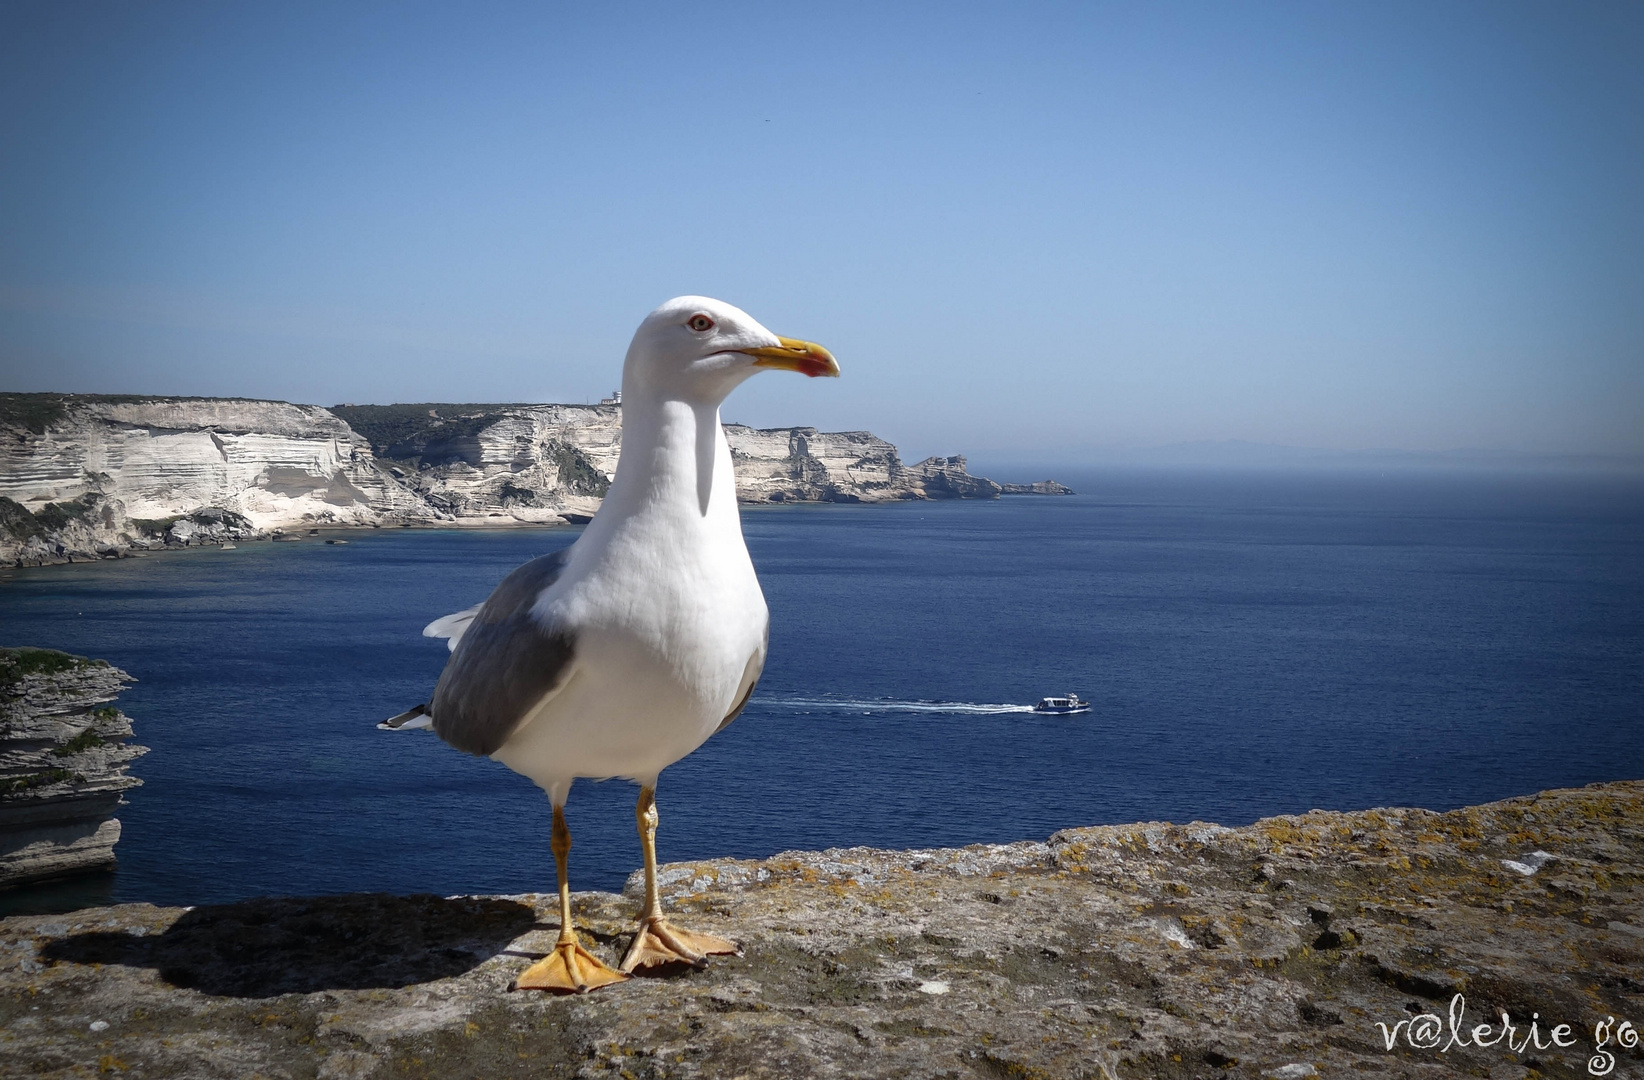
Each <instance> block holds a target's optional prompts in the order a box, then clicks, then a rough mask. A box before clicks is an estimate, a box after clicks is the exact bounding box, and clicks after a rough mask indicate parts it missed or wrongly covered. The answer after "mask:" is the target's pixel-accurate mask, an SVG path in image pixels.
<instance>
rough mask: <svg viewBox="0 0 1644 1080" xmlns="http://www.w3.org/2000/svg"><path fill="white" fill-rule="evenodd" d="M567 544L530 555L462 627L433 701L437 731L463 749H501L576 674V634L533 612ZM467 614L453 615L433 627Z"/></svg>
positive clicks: (555, 573)
mask: <svg viewBox="0 0 1644 1080" xmlns="http://www.w3.org/2000/svg"><path fill="white" fill-rule="evenodd" d="M569 551H570V549H569V548H567V549H566V550H564V551H559V552H555V553H554V554H552V555H543V556H541V557H540V558H536V559H532V560H531V561H530V562H528V563H526V564H525V565H524V566H521V567H520V568H519V569H517V570H515V571H514V572H513V573H511V574H509V575H508V576H507V577H505V578H503V579H502V583H501V584H500V585H498V586H497V588H496V591H495V592H493V593H492V594H491V596H490V598H489V599H487V600H486V601H485V603H483V604H481V605H480V606H479V608H478V610H477V611H476V612H475V613H474V614H473V616H472V617H471V618H470V619H469V620H468V621H467V623H466V624H465V625H464V626H462V627H461V628H459V629H458V630H457V633H456V637H455V638H454V639H453V641H452V653H451V659H450V660H448V661H447V662H446V665H445V672H444V673H443V674H442V675H441V676H440V681H439V685H438V686H437V687H435V689H434V700H433V703H432V708H431V709H430V711H431V712H432V713H433V716H434V731H435V732H436V733H437V734H438V735H439V737H440V738H442V739H444V740H445V741H446V742H448V743H450V744H451V745H452V746H455V747H456V748H457V749H459V750H466V751H467V752H469V753H470V754H480V755H489V754H492V753H495V752H496V751H497V749H498V748H500V747H501V746H502V744H503V743H505V742H507V741H508V737H509V736H510V735H512V734H513V733H514V729H515V728H517V727H518V726H519V724H520V721H522V720H524V719H525V717H526V716H527V715H528V714H529V713H530V712H531V711H532V710H533V709H535V708H536V707H537V706H538V705H540V704H541V703H542V701H543V700H544V699H545V698H547V697H548V696H549V695H551V694H553V693H555V692H556V691H558V690H559V689H560V688H561V687H562V686H564V685H565V682H566V680H567V679H568V678H570V674H571V661H572V657H573V656H574V655H575V652H576V641H575V638H574V635H573V634H571V633H570V632H569V631H568V630H567V629H566V628H563V627H557V626H550V625H544V624H543V623H542V622H541V621H540V620H538V619H537V618H536V617H535V616H534V615H532V613H531V609H532V607H533V606H534V605H535V604H536V602H537V598H538V597H539V596H541V595H542V593H543V591H544V590H546V589H548V588H549V587H550V586H552V585H553V584H554V582H555V581H557V580H558V579H559V575H560V572H561V571H563V570H564V569H565V563H566V561H567V559H568V558H569ZM464 614H467V613H466V612H459V613H458V614H457V615H448V616H446V618H445V619H440V620H438V621H436V622H435V623H433V624H431V625H430V627H429V629H430V630H432V629H433V628H434V627H435V626H438V625H440V624H441V623H445V622H448V621H449V620H452V619H456V618H458V617H459V616H460V615H464ZM426 632H427V631H425V633H426ZM430 636H435V635H430Z"/></svg>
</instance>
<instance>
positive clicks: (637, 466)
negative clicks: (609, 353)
mask: <svg viewBox="0 0 1644 1080" xmlns="http://www.w3.org/2000/svg"><path fill="white" fill-rule="evenodd" d="M769 368H775V369H778V370H783V371H796V372H799V373H801V374H803V375H807V376H811V377H813V378H814V377H816V376H819V375H826V376H837V375H838V374H839V365H838V363H836V362H835V360H834V358H833V355H832V354H831V353H829V352H828V350H827V349H824V348H823V347H822V346H820V345H816V344H813V343H811V342H808V341H799V340H796V339H793V338H785V337H778V336H777V335H775V334H773V333H771V332H770V331H769V330H767V329H765V327H763V326H761V325H760V324H759V323H758V322H757V321H756V320H755V319H753V318H752V317H751V316H749V315H748V314H747V313H746V312H744V311H742V310H741V309H739V308H736V307H733V306H732V305H730V304H727V303H724V302H722V301H719V300H711V299H708V298H707V297H702V296H681V297H676V298H675V299H673V300H669V301H668V302H667V303H665V304H663V305H662V306H661V307H659V308H657V309H656V310H655V311H653V312H651V313H650V314H649V315H647V316H646V317H645V320H644V321H643V322H641V323H640V325H639V329H638V330H637V331H636V332H635V333H634V338H633V342H632V343H631V344H630V345H629V346H628V355H627V359H626V360H625V361H624V363H623V367H622V451H621V455H620V456H619V458H618V460H617V470H616V476H615V478H614V479H613V480H612V482H611V488H610V491H609V492H608V493H607V494H606V496H605V501H604V503H603V504H602V505H601V506H600V508H599V512H598V513H596V514H595V515H594V518H593V520H592V521H591V522H589V523H588V526H587V528H586V529H585V530H584V531H583V534H582V536H581V537H579V538H578V539H577V541H576V542H575V543H574V544H572V545H571V546H570V547H568V548H566V549H565V550H563V551H559V552H556V553H554V554H552V555H544V556H541V557H540V558H536V559H532V560H531V561H530V562H528V563H526V564H525V565H524V566H521V567H519V568H518V569H517V570H515V571H513V572H512V573H510V574H509V575H508V576H507V577H505V578H503V580H502V583H501V584H499V585H498V586H497V587H496V590H495V591H494V592H492V593H491V595H490V597H489V598H487V599H486V600H485V602H484V603H482V604H477V605H475V606H474V607H471V608H469V609H467V610H466V611H459V612H457V613H455V614H453V615H447V616H445V617H444V618H441V619H436V620H435V621H434V622H432V623H430V624H429V625H428V627H427V628H426V629H424V630H423V634H424V635H425V636H427V637H436V638H444V639H445V640H446V643H447V645H448V646H449V648H450V652H451V656H450V659H449V661H447V663H446V665H445V671H444V673H443V674H441V676H440V679H439V684H438V685H437V686H436V687H435V689H434V696H433V698H432V699H431V701H429V702H428V703H426V704H423V705H418V706H415V707H414V708H412V709H409V710H407V711H406V712H403V713H401V714H400V715H399V716H396V717H394V718H392V719H390V720H386V721H384V722H382V723H381V724H379V725H378V727H382V728H388V729H394V730H415V729H418V728H431V729H432V730H433V731H434V732H435V733H436V734H438V735H439V736H440V738H442V739H444V740H445V741H446V742H448V743H450V744H451V745H452V746H454V747H456V748H457V749H459V750H465V751H467V752H468V753H471V754H479V755H484V756H486V757H490V758H493V759H495V760H497V761H500V762H502V763H503V764H504V765H506V766H508V767H509V768H510V769H513V770H514V771H515V772H517V773H520V774H521V775H523V776H526V777H528V778H530V779H531V780H532V781H534V782H535V783H536V784H537V786H538V787H540V788H542V790H543V791H544V792H545V793H546V794H547V796H548V799H549V802H551V803H552V804H553V811H554V816H553V831H552V834H551V843H550V848H551V850H552V851H553V854H554V863H555V868H556V870H557V873H558V878H559V912H560V933H559V939H558V941H557V942H556V943H555V945H554V950H553V952H551V953H549V954H548V956H546V957H545V958H543V959H542V960H541V961H539V962H538V963H536V964H533V965H532V966H531V967H529V968H527V969H526V970H525V971H524V972H522V973H521V974H520V976H519V978H518V980H517V981H516V982H515V984H514V985H515V987H516V988H521V989H540V990H549V991H558V992H576V993H583V992H587V991H589V990H593V989H596V988H598V987H601V986H606V985H609V984H611V983H616V982H621V981H623V980H625V979H627V978H628V977H629V975H630V974H631V973H632V972H633V971H635V970H636V969H641V968H648V967H653V966H661V965H667V964H677V963H686V964H690V965H692V966H694V967H699V968H700V967H703V966H705V964H706V960H705V957H707V956H710V955H724V954H732V953H738V952H740V948H739V947H738V945H737V944H736V943H735V942H733V941H727V940H725V939H724V938H719V937H714V936H712V935H709V934H701V933H693V932H691V931H689V930H685V929H682V928H680V927H677V926H674V925H672V924H671V923H670V922H669V920H668V918H667V917H666V916H665V915H664V914H663V913H662V906H661V903H660V901H659V900H658V897H657V884H656V830H657V822H658V815H657V809H656V785H657V777H658V775H659V774H660V773H661V772H662V770H663V769H665V768H667V767H668V766H669V765H672V764H673V763H674V762H676V761H678V760H679V759H681V758H683V757H685V756H686V755H687V754H689V753H690V752H691V751H693V750H695V749H696V748H697V747H699V746H701V745H702V744H703V743H704V742H706V741H707V739H708V738H709V736H711V735H713V734H714V733H715V732H717V731H719V730H720V729H722V728H724V727H725V725H727V724H729V723H730V722H731V721H732V720H735V719H736V717H737V714H739V713H740V712H741V711H742V710H743V708H744V707H746V706H747V704H748V699H749V697H751V696H752V694H753V690H754V685H755V684H756V683H758V681H759V676H760V673H761V672H762V671H763V670H764V667H765V652H766V647H767V644H768V641H769V636H770V614H769V611H768V609H767V608H766V606H765V596H764V594H763V593H762V592H761V591H760V588H759V579H758V577H757V576H755V574H754V568H753V561H752V560H751V559H750V558H749V557H748V548H747V545H746V544H745V543H744V542H743V539H742V521H741V517H740V516H739V514H738V511H737V503H736V475H735V473H734V471H733V469H732V465H731V451H730V446H729V445H728V444H727V443H726V441H725V432H724V429H723V428H722V427H721V426H720V422H719V406H720V404H721V403H722V402H723V401H724V400H725V398H726V396H727V395H728V394H729V393H730V392H731V391H732V390H734V389H736V387H737V386H738V385H740V384H741V383H742V381H743V380H745V379H747V378H749V377H750V376H752V375H754V374H757V373H758V372H760V371H763V370H766V369H769ZM579 776H581V777H590V778H594V779H607V778H611V777H621V778H624V779H627V780H631V781H633V782H634V783H636V784H638V785H639V801H638V803H637V805H636V807H635V811H634V814H635V818H636V820H637V822H638V826H639V836H640V844H641V847H642V849H643V853H644V859H645V906H644V908H643V909H642V910H641V911H640V916H639V928H638V931H637V932H636V933H635V935H634V939H633V942H632V944H631V945H630V946H629V948H628V951H627V953H626V954H625V955H624V957H623V959H622V963H621V965H620V966H619V968H618V969H612V968H610V967H608V966H607V965H606V964H604V963H603V962H601V961H600V960H599V958H598V957H596V956H594V955H593V954H592V953H590V952H589V951H588V950H587V949H585V948H583V946H582V944H581V943H580V942H579V941H578V940H577V937H576V934H575V932H574V931H573V930H572V928H571V889H570V883H569V880H570V879H569V877H568V874H567V869H566V865H567V858H568V856H569V854H570V850H571V831H570V829H569V827H568V826H567V825H566V823H565V800H566V797H567V796H568V795H569V794H570V791H571V782H572V780H574V779H575V778H576V777H579Z"/></svg>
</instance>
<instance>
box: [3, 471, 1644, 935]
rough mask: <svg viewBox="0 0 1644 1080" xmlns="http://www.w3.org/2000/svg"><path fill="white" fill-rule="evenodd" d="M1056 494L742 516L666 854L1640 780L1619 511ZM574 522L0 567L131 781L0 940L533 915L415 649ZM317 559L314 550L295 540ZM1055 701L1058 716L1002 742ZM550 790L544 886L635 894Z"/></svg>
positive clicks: (526, 824) (12, 621)
mask: <svg viewBox="0 0 1644 1080" xmlns="http://www.w3.org/2000/svg"><path fill="white" fill-rule="evenodd" d="M1061 479H1063V480H1064V481H1067V482H1070V483H1072V484H1073V486H1074V487H1075V488H1076V489H1077V490H1078V494H1077V495H1073V496H1067V497H1044V496H1013V497H1006V498H1003V499H999V500H997V501H976V502H972V501H967V502H919V503H904V504H896V505H882V506H855V505H824V506H792V507H780V508H778V507H769V508H767V507H759V508H752V507H750V508H745V509H744V512H743V528H744V531H745V533H746V536H747V540H748V546H749V549H750V551H751V552H752V555H753V560H754V563H755V565H756V567H757V568H758V571H759V575H760V579H761V581H762V582H763V585H764V589H765V594H766V596H767V598H768V600H769V603H770V609H771V644H770V658H769V662H768V664H767V666H766V669H765V675H764V678H763V680H762V681H761V682H760V684H759V688H758V690H757V692H756V693H755V694H754V697H753V700H752V702H751V704H750V705H749V707H748V709H747V711H746V712H745V713H744V714H743V715H742V716H741V717H740V718H739V719H738V720H737V721H736V722H735V723H733V724H731V725H730V726H729V727H728V728H726V729H725V730H724V731H722V732H721V733H719V734H718V735H716V736H715V737H714V738H713V739H711V740H710V741H709V742H708V743H707V744H706V745H704V746H703V747H702V748H701V749H700V750H698V751H697V752H696V753H695V754H693V755H691V756H690V757H688V758H686V759H685V760H683V761H681V762H679V763H678V764H676V765H674V766H673V767H671V768H670V769H668V770H667V771H666V772H665V773H663V776H662V780H661V783H660V785H659V787H658V795H657V798H658V807H659V810H660V813H661V829H660V833H659V837H658V848H659V854H660V857H661V858H662V859H663V860H664V861H672V860H686V859H699V858H714V857H725V856H734V857H763V856H769V855H772V854H774V853H777V852H781V851H784V850H788V849H819V848H830V847H850V846H855V845H871V846H875V847H893V848H909V847H929V846H938V845H942V846H948V845H964V844H974V843H995V842H1009V841H1015V840H1022V839H1043V838H1045V837H1046V836H1048V835H1049V834H1050V833H1052V832H1054V831H1055V830H1057V829H1061V828H1065V827H1069V826H1080V825H1094V824H1109V823H1123V822H1133V821H1147V820H1159V821H1166V820H1167V821H1176V822H1186V821H1191V820H1201V821H1213V822H1221V823H1223V824H1228V825H1240V824H1245V823H1248V822H1251V821H1253V820H1255V819H1257V818H1260V817H1264V816H1268V815H1273V814H1293V813H1300V812H1304V811H1307V810H1309V809H1313V808H1322V809H1330V810H1353V809H1360V808H1364V807H1372V806H1419V807H1426V808H1429V809H1433V810H1446V809H1450V808H1453V807H1457V806H1462V805H1467V804H1471V803H1478V802H1484V801H1487V800H1493V799H1500V798H1505V797H1508V796H1513V795H1523V794H1527V793H1530V792H1534V791H1538V790H1541V789H1544V788H1552V787H1567V786H1574V785H1581V784H1589V783H1593V782H1597V781H1605V780H1617V779H1624V778H1627V779H1637V778H1641V777H1644V483H1641V482H1640V481H1639V480H1638V479H1637V478H1625V477H1619V478H1618V477H1601V476H1574V475H1541V476H1517V475H1506V474H1497V473H1421V472H1404V473H1391V474H1376V473H1325V472H1316V473H1278V472H1237V471H1222V472H1194V471H1188V470H1152V471H1140V470H1131V471H1122V470H1111V471H1097V472H1090V473H1088V474H1080V475H1072V476H1069V475H1064V476H1062V477H1061ZM577 535H578V530H576V529H572V528H560V529H499V530H494V531H493V530H483V531H479V530H441V529H399V528H391V529H376V530H356V531H348V532H335V533H327V534H325V535H324V536H321V537H311V538H308V539H306V540H305V541H304V542H301V543H283V544H275V543H245V544H241V545H239V547H238V548H236V549H233V550H221V549H216V548H206V549H192V550H187V551H180V552H167V553H159V554H155V555H152V556H148V557H143V558H131V559H124V560H119V561H104V562H99V563H95V564H90V565H73V566H57V567H45V568H40V569H28V570H20V571H15V572H12V573H10V574H9V575H8V576H7V578H6V580H4V581H0V644H7V645H33V646H45V647H50V648H56V649H63V650H67V651H69V652H74V653H80V654H84V655H88V656H93V657H101V658H104V659H106V660H108V661H109V662H111V663H113V664H115V665H117V666H119V667H121V668H124V669H125V670H126V671H128V672H130V673H131V674H132V675H133V676H135V677H136V678H137V680H138V681H137V682H136V683H135V684H133V685H132V686H131V687H130V688H129V689H128V690H127V691H126V692H125V694H124V695H123V697H122V698H121V700H120V704H121V706H122V707H123V708H124V709H125V711H126V712H127V713H128V714H130V715H131V717H132V718H133V720H134V723H135V727H136V732H137V734H136V738H135V741H136V742H139V743H141V744H142V745H144V746H147V747H149V748H150V749H149V753H148V754H147V755H146V756H145V757H143V758H141V759H140V760H138V761H137V762H136V763H135V764H134V765H133V767H132V769H131V771H132V773H133V774H134V775H136V776H139V777H140V778H141V779H142V780H143V786H142V787H140V788H136V789H134V790H132V791H130V792H129V793H128V795H127V797H128V800H129V804H130V805H128V806H126V807H123V808H122V809H121V811H120V814H119V816H120V819H121V821H122V823H123V827H124V835H123V838H122V840H121V841H120V844H119V847H118V854H119V867H118V870H117V871H115V872H113V873H110V874H101V875H95V876H93V877H90V878H85V879H80V880H78V881H76V882H73V883H70V884H68V885H57V886H50V887H45V888H38V889H33V890H24V891H21V892H13V893H11V894H7V895H6V896H5V897H4V900H3V901H0V903H3V907H0V910H4V911H24V910H52V909H65V908H69V907H74V906H79V905H83V904H87V903H99V902H108V901H110V900H113V901H139V900H142V901H151V902H153V903H157V904H204V903H213V902H225V901H232V900H237V899H242V898H246V897H252V896H258V895H264V894H283V895H316V894H330V893H342V892H355V891H368V890H380V891H385V892H392V893H436V894H440V895H453V894H459V893H518V892H530V891H550V890H552V888H553V887H554V867H553V859H552V856H551V854H550V852H549V848H548V834H549V822H550V810H549V805H548V802H547V800H546V798H545V797H544V796H543V795H542V793H541V792H540V791H538V790H537V789H536V788H535V787H534V786H532V784H531V783H530V782H529V781H527V780H525V779H524V778H523V777H520V776H516V775H515V774H513V773H512V772H510V771H508V770H507V769H506V768H504V767H503V766H501V765H499V764H497V763H495V762H492V761H490V760H487V759H482V758H475V757H471V756H469V755H466V754H463V753H460V752H458V751H456V750H453V749H452V748H450V747H448V746H446V745H444V744H443V743H441V742H440V741H439V740H438V739H437V738H436V737H434V736H433V735H432V734H431V733H427V732H413V733H407V732H395V733H390V732H384V731H380V730H378V729H377V728H376V726H375V725H376V723H377V721H378V720H380V719H383V718H385V717H387V716H390V715H392V714H394V713H397V712H399V711H401V710H402V709H405V708H407V707H408V706H411V705H415V704H417V703H418V702H422V701H425V700H427V699H428V697H429V694H430V691H431V689H432V687H433V685H434V682H435V680H436V679H437V678H438V676H439V673H440V669H441V667H442V665H443V664H444V662H445V659H446V652H445V648H444V645H443V643H441V642H438V641H433V640H429V639H425V638H423V637H422V636H421V635H420V631H421V629H422V627H423V626H424V625H425V624H426V623H428V622H429V621H430V620H432V619H434V618H436V617H438V616H440V615H443V614H446V613H447V612H451V611H455V610H458V609H460V608H464V607H467V606H469V605H471V604H473V603H475V602H477V601H478V600H480V599H482V598H483V597H484V596H485V595H486V594H487V593H488V591H489V590H490V589H491V588H492V587H493V586H494V585H495V584H496V583H497V581H499V580H500V579H501V578H502V577H503V576H504V575H505V574H506V573H507V572H508V571H509V570H511V569H512V568H513V567H515V566H516V565H518V564H519V563H521V562H523V561H525V560H526V559H529V558H531V557H533V556H536V555H541V554H543V553H545V552H550V551H554V550H556V549H558V548H561V547H563V546H565V545H568V544H570V543H572V542H574V541H575V540H576V538H577ZM325 537H330V538H333V539H344V540H347V543H346V544H336V545H328V544H325V543H323V542H322V540H323V539H324V538H325ZM1069 691H1072V692H1076V693H1078V694H1079V695H1080V696H1081V697H1085V698H1088V699H1089V700H1090V701H1092V702H1093V703H1094V708H1093V709H1092V710H1091V712H1089V713H1087V714H1085V715H1080V716H1068V717H1057V716H1045V715H1040V714H1036V713H1034V712H1033V711H1031V706H1032V705H1033V703H1034V702H1036V701H1038V700H1039V699H1040V698H1041V697H1043V696H1046V695H1053V694H1065V693H1068V692H1069ZM636 794H637V789H636V788H635V787H634V786H633V785H632V784H629V783H627V782H624V781H621V780H610V781H604V782H594V781H578V782H577V784H576V786H575V787H574V789H573V791H572V795H571V798H570V802H569V805H568V807H567V815H568V819H569V822H570V826H571V830H572V833H573V837H574V842H575V847H574V850H573V851H572V854H571V877H572V886H573V888H575V889H619V888H621V887H622V885H623V882H624V879H625V878H627V877H628V875H629V874H630V873H631V872H632V871H633V870H634V869H635V868H636V867H638V866H639V864H640V855H639V843H638V839H637V836H636V833H635V829H634V817H633V800H634V797H635V795H636Z"/></svg>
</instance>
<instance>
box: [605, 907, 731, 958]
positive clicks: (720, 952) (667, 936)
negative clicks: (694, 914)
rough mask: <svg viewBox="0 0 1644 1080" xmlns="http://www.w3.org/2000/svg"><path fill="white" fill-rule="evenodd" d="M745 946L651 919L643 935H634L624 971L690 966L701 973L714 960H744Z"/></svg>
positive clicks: (644, 924) (655, 917) (644, 921)
mask: <svg viewBox="0 0 1644 1080" xmlns="http://www.w3.org/2000/svg"><path fill="white" fill-rule="evenodd" d="M741 954H742V946H740V945H738V944H737V943H736V942H734V941H727V940H725V939H724V938H722V937H715V936H714V935H712V934H698V933H696V932H694V931H691V930H681V929H679V928H677V927H674V926H670V925H669V924H668V920H667V919H666V918H665V917H664V916H661V915H651V916H648V917H646V918H643V919H641V920H640V921H639V932H638V933H636V934H635V935H634V940H633V942H632V943H631V944H630V945H629V946H628V952H627V954H626V955H625V956H624V957H623V958H622V964H621V965H620V966H621V970H623V971H624V972H631V971H634V970H635V969H637V968H650V967H661V966H663V965H666V964H689V965H690V966H691V967H694V968H696V969H697V970H699V971H700V970H701V969H703V968H705V967H707V966H708V960H707V958H708V957H710V956H733V955H734V956H740V955H741Z"/></svg>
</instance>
